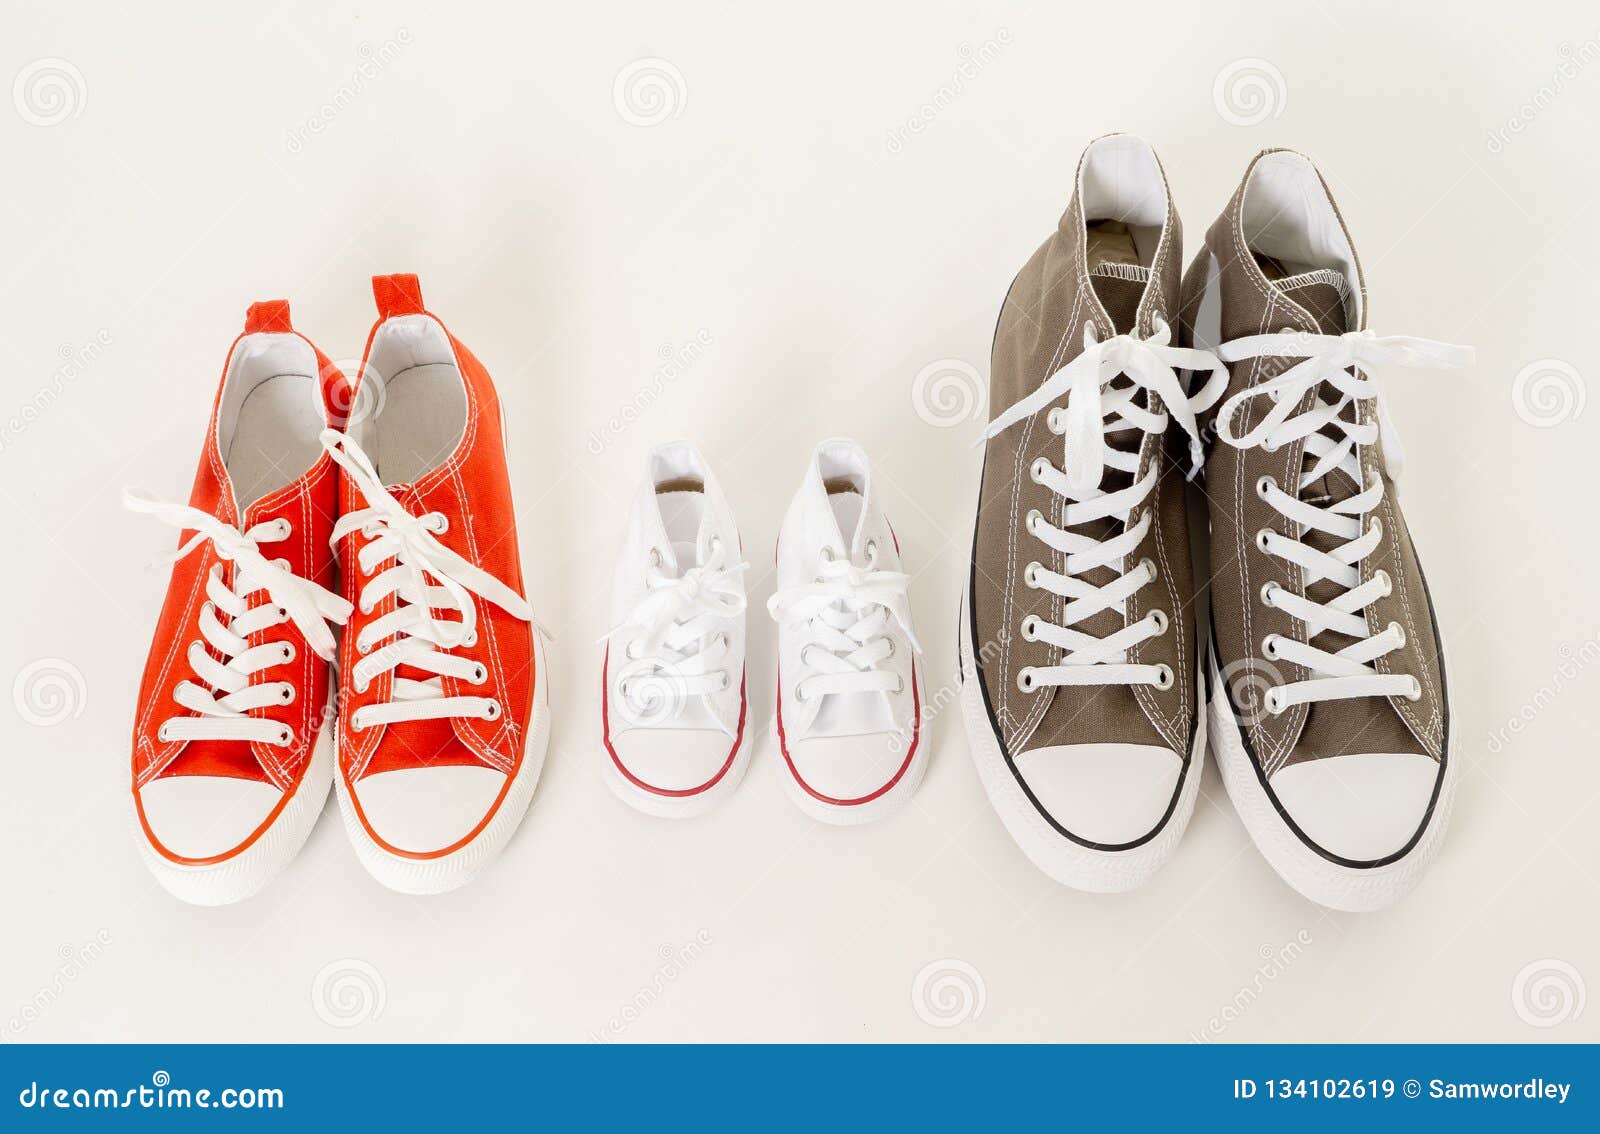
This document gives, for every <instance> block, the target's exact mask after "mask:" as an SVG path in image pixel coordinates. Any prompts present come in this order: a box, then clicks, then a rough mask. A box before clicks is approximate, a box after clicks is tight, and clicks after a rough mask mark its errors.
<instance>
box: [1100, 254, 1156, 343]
mask: <svg viewBox="0 0 1600 1134" xmlns="http://www.w3.org/2000/svg"><path fill="white" fill-rule="evenodd" d="M1089 282H1090V284H1091V285H1092V286H1093V287H1094V293H1095V295H1096V296H1097V297H1098V298H1099V300H1100V306H1101V307H1104V308H1105V309H1106V314H1107V315H1109V316H1111V325H1112V326H1113V327H1115V328H1116V332H1117V334H1119V335H1126V334H1128V333H1129V332H1130V331H1132V330H1133V328H1134V322H1135V317H1136V316H1137V315H1138V312H1139V300H1141V299H1143V298H1144V289H1145V285H1146V284H1148V283H1149V282H1150V269H1149V268H1146V267H1144V266H1142V265H1140V264H1118V263H1112V262H1109V261H1108V262H1104V263H1100V264H1096V265H1095V266H1094V267H1093V268H1091V269H1089Z"/></svg>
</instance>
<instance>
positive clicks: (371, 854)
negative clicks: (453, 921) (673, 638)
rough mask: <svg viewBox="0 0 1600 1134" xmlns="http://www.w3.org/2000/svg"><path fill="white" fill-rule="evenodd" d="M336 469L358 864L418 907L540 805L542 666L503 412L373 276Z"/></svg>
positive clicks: (345, 797)
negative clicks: (534, 803) (373, 304)
mask: <svg viewBox="0 0 1600 1134" xmlns="http://www.w3.org/2000/svg"><path fill="white" fill-rule="evenodd" d="M373 293H374V295H375V296H376V298H377V303H378V312H379V319H378V322H377V323H376V324H375V325H374V327H373V329H372V333H371V335H370V337H369V338H368V340H367V347H366V352H365V356H364V358H363V360H362V364H361V371H360V373H359V374H358V375H357V377H356V385H355V388H354V391H353V393H352V395H351V404H352V406H353V407H354V409H353V412H352V417H351V420H350V423H349V425H348V427H347V430H346V432H344V433H342V434H341V433H333V432H330V433H327V434H325V435H324V443H325V444H326V446H327V449H328V452H329V455H330V456H331V457H332V458H333V459H334V460H335V461H336V462H337V463H338V465H339V466H340V471H341V478H340V488H339V492H340V512H341V515H340V520H339V523H338V526H337V527H336V528H335V530H334V533H333V536H334V539H335V542H336V543H337V546H338V550H339V561H340V563H341V565H342V567H343V578H344V592H345V597H346V598H347V599H348V600H349V601H350V603H351V604H352V605H353V606H354V608H355V611H354V613H353V614H352V616H351V619H350V623H349V625H348V627H347V628H346V631H345V635H344V643H343V649H342V651H341V654H340V688H339V692H340V713H339V761H338V765H339V766H338V772H339V774H338V776H337V777H336V781H335V782H336V790H337V794H338V798H339V803H340V808H341V811H342V812H343V814H344V817H345V822H346V827H347V829H348V830H349V833H350V836H351V839H352V841H353V842H354V844H355V846H356V849H357V851H358V853H359V854H360V857H361V859H362V862H363V863H364V864H365V865H366V866H367V868H368V869H369V870H370V871H371V872H372V873H373V875H374V876H375V877H377V878H378V879H379V880H380V881H382V882H383V883H384V884H386V885H388V886H391V887H393V888H395V889H399V890H404V891H407V892H413V893H431V892H436V891H440V890H447V889H450V888H453V887H455V886H459V885H461V884H463V883H464V882H466V881H468V880H469V879H470V878H471V877H472V876H473V875H474V874H476V873H477V871H478V870H480V869H481V868H482V867H483V866H484V865H485V864H486V863H487V862H488V861H489V860H490V859H491V858H492V857H493V856H494V855H495V854H496V853H498V851H499V850H500V848H501V847H502V846H503V845H504V843H505V841H506V840H507V839H508V838H509V837H510V835H511V832H512V831H513V830H514V829H515V828H516V826H517V824H518V823H519V822H521V819H522V816H523V814H524V813H525V812H526V810H527V807H528V804H529V802H530V800H531V798H532V795H533V788H534V784H535V783H536V782H537V780H538V776H539V769H540V766H541V765H542V763H543V759H544V749H545V744H546V742H547V740H548V730H549V708H548V704H549V703H548V695H547V692H546V685H547V679H546V675H545V672H544V659H543V654H542V650H541V648H540V645H539V641H538V637H537V635H536V633H535V627H534V623H533V615H532V611H531V610H530V609H529V607H528V604H527V602H526V601H525V600H524V599H523V597H522V566H521V560H520V557H519V552H518V547H517V526H516V517H515V515H514V514H513V510H512V503H511V482H510V477H509V476H508V474H507V471H506V456H505V446H504V436H505V433H504V426H503V422H502V418H501V409H500V402H499V398H498V397H497V395H496V393H495V389H494V385H493V383H492V382H491V381H490V378H489V374H488V371H486V370H485V369H484V367H483V364H482V363H480V362H479V361H478V360H477V359H476V358H475V357H473V355H472V354H471V352H469V351H468V350H467V348H466V347H464V346H463V345H462V344H461V343H460V342H458V341H457V340H456V339H455V338H454V337H453V336H451V334H450V333H449V331H447V330H446V329H445V326H444V324H443V323H442V322H440V320H439V319H438V318H437V317H436V316H434V315H433V314H431V313H429V312H428V311H427V310H426V308H425V307H424V306H423V302H422V293H421V290H420V288H419V286H418V283H417V278H416V277H415V276H411V275H395V276H379V277H376V278H375V279H374V280H373Z"/></svg>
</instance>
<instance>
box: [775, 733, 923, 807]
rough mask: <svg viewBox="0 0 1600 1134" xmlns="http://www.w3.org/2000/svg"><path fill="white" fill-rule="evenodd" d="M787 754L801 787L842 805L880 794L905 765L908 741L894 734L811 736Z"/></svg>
mask: <svg viewBox="0 0 1600 1134" xmlns="http://www.w3.org/2000/svg"><path fill="white" fill-rule="evenodd" d="M787 752H788V756H789V761H790V763H791V764H792V765H793V766H794V774H795V776H796V778H798V779H799V780H800V783H801V785H802V786H804V787H806V788H808V789H810V791H811V793H812V794H813V795H819V796H823V797H825V798H826V799H828V800H831V801H837V802H842V803H855V802H858V801H860V800H864V799H868V798H871V797H872V796H875V795H877V794H878V793H879V792H881V791H883V790H884V789H885V788H886V787H888V786H889V784H890V782H891V781H892V780H893V779H894V778H895V776H896V775H897V774H899V772H900V770H901V769H902V768H904V767H905V764H906V740H905V738H904V737H903V736H901V735H900V734H899V733H892V732H874V733H867V734H865V735H862V736H817V737H809V738H807V739H805V740H800V741H795V742H793V743H789V744H788V745H787Z"/></svg>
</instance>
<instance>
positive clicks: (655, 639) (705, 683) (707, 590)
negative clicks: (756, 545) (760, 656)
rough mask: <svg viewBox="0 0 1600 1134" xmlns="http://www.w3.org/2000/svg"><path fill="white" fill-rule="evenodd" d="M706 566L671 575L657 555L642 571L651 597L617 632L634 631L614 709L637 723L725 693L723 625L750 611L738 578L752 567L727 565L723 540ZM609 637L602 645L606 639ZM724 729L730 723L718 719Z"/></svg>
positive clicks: (714, 542)
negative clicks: (693, 700) (689, 701)
mask: <svg viewBox="0 0 1600 1134" xmlns="http://www.w3.org/2000/svg"><path fill="white" fill-rule="evenodd" d="M708 550H709V554H708V555H707V557H706V561H705V563H703V564H702V565H700V566H698V567H691V568H689V569H688V570H687V571H685V572H683V573H682V574H681V575H669V574H667V572H666V570H665V568H664V565H663V564H662V562H661V556H660V554H659V553H658V552H656V551H655V550H653V549H652V551H651V552H650V562H649V565H648V566H647V568H646V571H645V587H646V589H647V591H648V593H647V594H646V596H645V597H644V599H643V600H641V601H640V603H639V605H638V606H636V607H634V609H633V611H632V613H631V614H629V616H628V619H627V621H625V622H623V623H622V624H621V625H620V626H618V627H616V628H615V629H614V630H612V631H611V633H608V634H607V635H606V638H610V637H611V634H614V633H615V632H616V631H617V630H622V629H634V630H637V631H638V632H639V633H638V636H637V637H634V638H633V639H632V640H630V641H629V642H628V644H627V648H626V650H625V655H626V656H625V658H624V660H623V665H622V666H621V668H620V669H619V671H618V673H617V678H616V682H617V692H618V693H619V694H620V696H619V698H618V701H617V711H618V712H620V713H621V714H622V715H623V716H624V717H625V718H627V719H628V720H629V721H631V722H633V723H634V724H636V725H644V726H649V725H657V724H664V723H667V722H669V721H670V720H671V719H672V718H674V717H675V716H676V715H677V711H678V709H679V708H681V707H682V705H683V703H684V701H685V700H686V699H688V698H690V697H699V696H704V695H707V694H714V693H721V692H724V691H725V690H726V689H728V687H729V686H730V684H731V683H732V677H731V676H730V675H729V673H728V670H727V658H728V636H727V634H726V633H725V632H724V631H723V629H722V623H723V622H725V621H726V620H728V619H730V618H737V617H739V615H741V614H743V613H744V610H745V603H746V599H745V594H744V589H743V588H742V587H740V586H739V585H738V577H739V575H740V574H741V573H742V572H744V571H748V570H749V569H750V564H748V563H744V562H739V563H734V564H731V565H727V566H725V565H724V559H725V557H726V556H725V551H724V548H723V544H722V540H721V539H720V538H718V537H717V536H712V537H711V539H710V541H709V548H708ZM604 640H605V639H602V641H604ZM717 721H718V724H719V725H720V726H721V727H722V729H723V731H725V732H729V734H730V735H732V733H731V730H729V728H728V726H727V725H726V723H724V722H723V721H722V720H721V718H720V717H717Z"/></svg>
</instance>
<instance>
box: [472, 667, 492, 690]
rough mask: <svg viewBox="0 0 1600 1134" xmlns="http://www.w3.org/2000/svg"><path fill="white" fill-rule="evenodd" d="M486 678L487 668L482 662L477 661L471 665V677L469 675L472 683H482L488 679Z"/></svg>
mask: <svg viewBox="0 0 1600 1134" xmlns="http://www.w3.org/2000/svg"><path fill="white" fill-rule="evenodd" d="M488 680H489V670H488V668H487V667H486V666H485V665H484V664H483V663H482V662H479V663H478V664H477V665H475V666H473V667H472V677H471V681H472V684H474V685H482V684H483V683H484V682H485V681H488Z"/></svg>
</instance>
